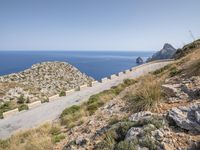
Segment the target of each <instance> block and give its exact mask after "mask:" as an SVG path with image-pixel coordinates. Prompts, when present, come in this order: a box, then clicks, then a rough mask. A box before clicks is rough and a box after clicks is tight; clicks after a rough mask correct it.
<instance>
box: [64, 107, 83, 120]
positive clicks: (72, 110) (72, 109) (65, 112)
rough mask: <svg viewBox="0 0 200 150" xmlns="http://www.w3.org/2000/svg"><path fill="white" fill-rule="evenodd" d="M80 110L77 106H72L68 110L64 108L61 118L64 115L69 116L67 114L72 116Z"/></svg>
mask: <svg viewBox="0 0 200 150" xmlns="http://www.w3.org/2000/svg"><path fill="white" fill-rule="evenodd" d="M80 108H81V107H80V106H78V105H73V106H71V107H69V108H66V109H64V110H63V112H62V114H61V117H63V116H65V115H69V114H74V113H75V112H77V111H79V110H80Z"/></svg>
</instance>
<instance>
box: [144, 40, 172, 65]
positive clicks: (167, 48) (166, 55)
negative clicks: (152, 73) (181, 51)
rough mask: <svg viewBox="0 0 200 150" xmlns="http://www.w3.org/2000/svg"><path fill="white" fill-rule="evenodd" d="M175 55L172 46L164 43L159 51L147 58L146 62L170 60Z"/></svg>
mask: <svg viewBox="0 0 200 150" xmlns="http://www.w3.org/2000/svg"><path fill="white" fill-rule="evenodd" d="M175 53H176V49H175V48H174V47H173V46H172V45H170V44H168V43H166V44H165V45H164V46H163V48H162V49H161V50H160V51H158V52H157V53H155V54H153V56H152V57H151V58H149V59H148V60H147V61H148V62H149V61H153V60H160V59H170V58H172V57H173V55H174V54H175Z"/></svg>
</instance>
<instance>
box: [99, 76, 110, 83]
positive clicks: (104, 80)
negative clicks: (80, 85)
mask: <svg viewBox="0 0 200 150" xmlns="http://www.w3.org/2000/svg"><path fill="white" fill-rule="evenodd" d="M108 80H109V79H108V78H107V77H105V78H102V79H101V83H104V82H106V81H108Z"/></svg>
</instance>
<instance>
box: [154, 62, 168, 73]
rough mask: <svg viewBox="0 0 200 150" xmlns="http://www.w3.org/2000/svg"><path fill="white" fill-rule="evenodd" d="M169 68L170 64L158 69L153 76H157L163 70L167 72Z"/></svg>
mask: <svg viewBox="0 0 200 150" xmlns="http://www.w3.org/2000/svg"><path fill="white" fill-rule="evenodd" d="M170 67H171V64H169V65H166V66H164V67H163V68H160V69H158V70H156V71H154V72H153V74H154V75H158V74H161V73H163V72H164V71H165V70H168V69H169V68H170Z"/></svg>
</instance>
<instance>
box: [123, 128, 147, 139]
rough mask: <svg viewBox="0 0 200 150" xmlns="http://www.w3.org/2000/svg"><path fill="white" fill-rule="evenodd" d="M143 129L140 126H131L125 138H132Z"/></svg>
mask: <svg viewBox="0 0 200 150" xmlns="http://www.w3.org/2000/svg"><path fill="white" fill-rule="evenodd" d="M142 131H143V129H142V128H141V127H132V128H131V129H129V130H128V132H127V134H126V137H125V140H128V141H130V140H132V139H135V138H137V136H138V135H139V134H140V133H141V132H142Z"/></svg>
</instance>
